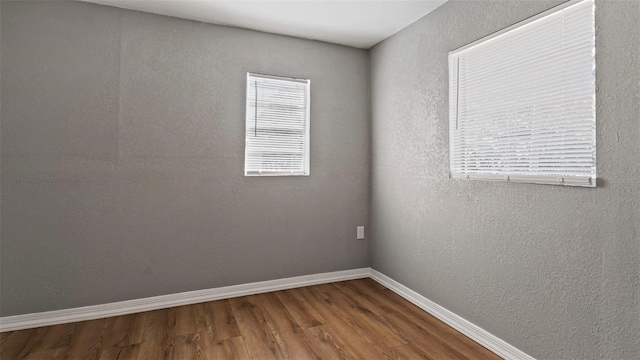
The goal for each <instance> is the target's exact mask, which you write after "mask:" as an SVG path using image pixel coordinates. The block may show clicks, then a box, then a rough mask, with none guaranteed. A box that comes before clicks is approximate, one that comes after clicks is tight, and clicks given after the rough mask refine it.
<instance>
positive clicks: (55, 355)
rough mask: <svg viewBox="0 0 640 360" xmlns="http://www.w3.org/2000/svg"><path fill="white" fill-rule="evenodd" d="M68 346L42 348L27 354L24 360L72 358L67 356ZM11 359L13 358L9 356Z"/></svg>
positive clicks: (61, 359)
mask: <svg viewBox="0 0 640 360" xmlns="http://www.w3.org/2000/svg"><path fill="white" fill-rule="evenodd" d="M66 354H67V348H66V347H58V348H53V349H49V350H42V351H36V352H33V353H30V354H29V355H27V356H26V357H25V358H24V360H63V359H71V358H70V357H66ZM0 359H3V360H4V359H5V358H4V357H0ZM7 359H8V360H10V359H11V358H7Z"/></svg>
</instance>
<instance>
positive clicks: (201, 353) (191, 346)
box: [174, 333, 206, 359]
mask: <svg viewBox="0 0 640 360" xmlns="http://www.w3.org/2000/svg"><path fill="white" fill-rule="evenodd" d="M203 341H204V339H203V337H202V335H200V334H199V333H194V334H186V335H179V336H176V341H175V350H174V358H175V359H204V358H205V354H206V351H205V349H204V346H205V345H204V343H203Z"/></svg>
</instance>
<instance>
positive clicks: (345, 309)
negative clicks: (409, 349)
mask: <svg viewBox="0 0 640 360" xmlns="http://www.w3.org/2000/svg"><path fill="white" fill-rule="evenodd" d="M316 289H317V290H318V291H322V292H324V295H325V296H326V297H327V302H328V303H331V304H333V306H334V311H336V312H337V313H342V314H343V316H345V317H348V318H350V319H352V321H354V322H355V323H357V324H358V325H359V326H360V328H361V329H363V330H364V331H365V332H366V333H367V334H368V335H369V338H371V339H372V343H375V344H379V345H380V346H382V347H383V348H385V349H386V348H391V347H396V346H399V345H403V344H407V343H408V340H407V339H405V338H404V337H403V336H402V335H401V334H398V333H397V332H395V331H393V329H391V328H389V326H388V325H387V324H386V323H385V322H384V321H383V320H382V319H380V318H379V317H378V316H377V315H376V314H375V313H373V312H372V311H371V310H370V309H369V308H367V307H365V306H364V305H362V304H361V303H359V302H358V301H357V300H355V299H354V298H353V297H349V296H345V295H344V294H343V293H341V292H340V291H339V290H338V288H337V287H336V286H335V285H333V284H322V285H318V286H317V287H316Z"/></svg>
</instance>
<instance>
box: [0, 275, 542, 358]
mask: <svg viewBox="0 0 640 360" xmlns="http://www.w3.org/2000/svg"><path fill="white" fill-rule="evenodd" d="M367 277H370V278H372V279H373V280H375V281H377V282H379V283H380V284H382V285H384V286H386V287H387V288H389V289H390V290H391V291H393V292H395V293H396V294H398V295H400V296H402V297H403V298H405V299H407V300H408V301H409V302H411V303H413V304H415V305H416V306H418V307H419V308H421V309H423V310H424V311H426V312H428V313H429V314H431V315H433V316H435V317H436V318H438V319H440V320H441V321H442V322H444V323H446V324H447V325H449V326H451V327H452V328H454V329H456V330H458V331H460V332H461V333H463V334H464V335H466V336H468V337H469V338H471V339H472V340H474V341H475V342H477V343H478V344H480V345H482V346H484V347H486V348H487V349H489V350H491V351H492V352H494V353H495V354H496V355H498V356H501V357H503V358H505V359H518V360H533V359H534V358H533V357H531V356H529V355H527V354H525V353H524V352H522V351H520V350H518V349H517V348H515V347H514V346H512V345H510V344H508V343H507V342H505V341H504V340H502V339H500V338H498V337H497V336H495V335H493V334H491V333H489V332H488V331H486V330H484V329H482V328H480V327H479V326H477V325H475V324H473V323H471V322H469V321H467V320H465V319H463V318H462V317H460V316H458V315H456V314H455V313H453V312H451V311H449V310H447V309H445V308H444V307H442V306H440V305H438V304H436V303H434V302H433V301H431V300H429V299H427V298H425V297H424V296H422V295H420V294H418V293H417V292H415V291H413V290H411V289H409V288H408V287H406V286H404V285H402V284H400V283H399V282H397V281H395V280H393V279H391V278H390V277H388V276H386V275H384V274H382V273H380V272H378V271H376V270H374V269H371V268H360V269H352V270H343V271H335V272H328V273H322V274H313V275H304V276H296V277H291V278H285V279H277V280H268V281H260V282H254V283H248V284H241V285H233V286H225V287H220V288H214V289H205V290H197V291H188V292H183V293H178V294H170V295H161V296H154V297H149V298H143V299H135V300H127V301H120V302H115V303H109V304H102V305H93V306H85V307H79V308H73V309H64V310H55V311H46V312H40V313H33V314H24V315H15V316H6V317H2V318H0V332H6V331H14V330H23V329H30V328H35V327H41V326H50V325H57V324H66V323H71V322H76V321H85V320H93V319H100V318H107V317H112V316H119V315H127V314H134V313H139V312H144V311H151V310H158V309H165V308H170V307H175V306H182V305H190V304H197V303H201V302H207V301H215V300H221V299H230V298H234V297H239V296H246V295H254V294H261V293H265V292H270V291H278V290H286V289H293V288H298V287H304V286H311V285H317V284H325V283H331V282H337V281H345V280H354V279H362V278H367Z"/></svg>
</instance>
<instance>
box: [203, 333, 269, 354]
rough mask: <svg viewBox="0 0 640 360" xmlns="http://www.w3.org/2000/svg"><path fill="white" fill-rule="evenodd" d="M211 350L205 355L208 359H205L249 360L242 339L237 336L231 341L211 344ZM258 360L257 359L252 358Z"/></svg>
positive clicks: (226, 340)
mask: <svg viewBox="0 0 640 360" xmlns="http://www.w3.org/2000/svg"><path fill="white" fill-rule="evenodd" d="M210 349H211V350H210V351H209V352H208V353H207V354H209V355H210V357H207V359H220V360H225V359H228V360H248V359H251V358H250V357H249V355H248V353H247V350H246V346H245V344H244V341H243V340H242V337H240V336H238V337H235V338H231V339H224V340H220V341H216V342H215V343H213V344H212V346H211V348H210ZM254 359H258V358H254Z"/></svg>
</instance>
